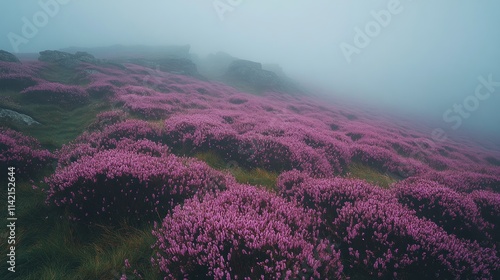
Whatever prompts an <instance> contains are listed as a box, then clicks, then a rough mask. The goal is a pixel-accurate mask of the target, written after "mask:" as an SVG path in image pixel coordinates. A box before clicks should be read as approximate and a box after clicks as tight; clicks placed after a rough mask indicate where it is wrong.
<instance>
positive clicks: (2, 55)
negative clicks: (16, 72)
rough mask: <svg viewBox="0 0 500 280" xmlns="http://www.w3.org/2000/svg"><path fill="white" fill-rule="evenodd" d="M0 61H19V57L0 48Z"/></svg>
mask: <svg viewBox="0 0 500 280" xmlns="http://www.w3.org/2000/svg"><path fill="white" fill-rule="evenodd" d="M0 61H5V62H17V63H21V61H19V58H17V57H16V56H15V55H13V54H11V53H10V52H7V51H4V50H0Z"/></svg>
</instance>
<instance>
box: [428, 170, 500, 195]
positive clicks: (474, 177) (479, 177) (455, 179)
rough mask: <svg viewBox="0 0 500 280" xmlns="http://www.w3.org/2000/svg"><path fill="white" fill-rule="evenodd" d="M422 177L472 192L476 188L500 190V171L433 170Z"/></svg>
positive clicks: (458, 189) (460, 190)
mask: <svg viewBox="0 0 500 280" xmlns="http://www.w3.org/2000/svg"><path fill="white" fill-rule="evenodd" d="M422 178H425V179H429V180H433V181H436V182H438V183H440V184H442V185H445V186H447V187H449V188H451V189H454V190H456V191H459V192H465V193H470V192H472V191H474V190H481V189H487V190H494V191H496V192H499V191H500V173H498V172H497V173H481V172H474V171H466V170H460V171H459V170H445V171H432V172H429V173H427V174H425V175H423V176H422Z"/></svg>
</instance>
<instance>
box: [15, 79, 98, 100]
mask: <svg viewBox="0 0 500 280" xmlns="http://www.w3.org/2000/svg"><path fill="white" fill-rule="evenodd" d="M21 94H22V95H23V96H24V97H25V99H26V100H27V101H30V102H36V103H42V104H59V105H64V106H75V105H79V104H84V103H86V102H88V98H89V95H88V93H87V92H86V91H85V90H83V89H82V88H81V87H79V86H68V85H64V84H59V83H50V82H45V83H40V84H37V85H35V86H31V87H28V88H26V89H24V90H23V91H21Z"/></svg>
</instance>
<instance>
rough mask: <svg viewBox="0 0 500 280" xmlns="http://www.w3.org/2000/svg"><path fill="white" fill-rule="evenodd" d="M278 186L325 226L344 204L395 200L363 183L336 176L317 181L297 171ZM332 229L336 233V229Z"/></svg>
mask: <svg viewBox="0 0 500 280" xmlns="http://www.w3.org/2000/svg"><path fill="white" fill-rule="evenodd" d="M277 187H278V190H279V192H280V194H281V195H282V196H284V197H286V198H288V199H291V200H294V201H297V202H299V204H301V205H302V206H304V207H306V208H310V209H314V210H316V211H318V212H319V213H320V215H321V216H322V219H323V221H324V222H323V223H324V224H330V223H332V222H333V220H334V219H335V218H336V217H337V213H338V211H339V210H340V209H341V208H342V207H343V206H344V205H345V204H346V203H354V202H356V201H363V200H367V199H370V198H372V199H373V198H376V199H380V200H383V201H395V199H394V197H393V196H392V194H390V193H388V192H387V191H385V190H384V189H381V188H379V187H377V186H374V185H371V184H369V183H366V182H365V181H363V180H357V179H346V178H339V177H336V178H327V179H323V178H321V179H317V178H311V177H309V176H308V175H307V174H305V173H303V172H299V171H297V170H292V171H289V172H284V173H282V174H281V175H280V176H279V177H278V182H277ZM331 230H333V231H335V228H331Z"/></svg>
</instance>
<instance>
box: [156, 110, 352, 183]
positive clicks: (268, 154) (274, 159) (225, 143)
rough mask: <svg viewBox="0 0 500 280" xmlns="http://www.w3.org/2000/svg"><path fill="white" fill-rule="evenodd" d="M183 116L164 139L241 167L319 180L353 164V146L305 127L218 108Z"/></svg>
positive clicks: (168, 124) (169, 127)
mask: <svg viewBox="0 0 500 280" xmlns="http://www.w3.org/2000/svg"><path fill="white" fill-rule="evenodd" d="M207 113H208V112H204V113H198V114H190V115H186V114H177V115H174V116H172V117H170V118H169V119H167V120H166V121H165V130H164V132H163V134H164V135H165V136H164V139H165V141H167V143H168V144H169V145H171V146H172V147H180V148H182V149H184V150H186V149H187V150H207V149H212V150H216V151H218V152H219V153H220V154H221V155H223V156H224V157H225V158H226V159H227V160H236V161H237V162H238V163H239V164H240V165H241V166H248V167H256V166H257V167H261V168H265V169H268V170H276V171H281V170H290V169H292V168H297V169H301V170H304V171H307V172H309V173H311V174H314V175H316V176H331V175H332V174H333V173H337V174H339V173H341V172H342V171H343V169H344V168H345V166H346V165H347V163H348V162H349V160H350V153H349V149H348V148H347V143H346V142H344V141H343V140H342V139H341V140H338V139H329V138H326V137H324V136H322V135H321V134H320V133H317V132H314V131H312V130H310V129H307V128H306V127H304V126H302V125H301V124H300V123H287V122H285V121H282V120H278V119H276V120H273V124H272V125H271V126H269V124H268V121H265V120H262V119H261V117H258V116H255V117H252V116H251V115H249V114H241V115H236V114H234V113H233V112H232V111H226V110H212V111H211V113H210V114H207Z"/></svg>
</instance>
